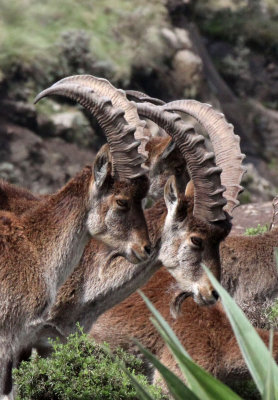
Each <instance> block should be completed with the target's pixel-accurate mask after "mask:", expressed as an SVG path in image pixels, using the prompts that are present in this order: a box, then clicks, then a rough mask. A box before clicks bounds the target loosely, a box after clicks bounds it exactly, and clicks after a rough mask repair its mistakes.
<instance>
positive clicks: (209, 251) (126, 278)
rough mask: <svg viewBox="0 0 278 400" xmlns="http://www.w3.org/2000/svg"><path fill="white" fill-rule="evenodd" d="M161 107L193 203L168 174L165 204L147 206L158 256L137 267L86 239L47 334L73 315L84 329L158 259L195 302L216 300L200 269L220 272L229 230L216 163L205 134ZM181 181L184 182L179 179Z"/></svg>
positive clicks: (70, 324)
mask: <svg viewBox="0 0 278 400" xmlns="http://www.w3.org/2000/svg"><path fill="white" fill-rule="evenodd" d="M139 111H140V110H139ZM150 111H151V112H152V111H153V110H150ZM162 111H163V113H162V112H160V113H158V115H157V113H155V117H154V118H155V119H156V120H157V121H158V122H159V123H160V124H162V125H163V126H165V128H166V129H167V130H169V129H170V130H171V132H170V131H169V132H168V133H170V134H171V135H172V136H173V138H174V140H176V136H175V133H174V132H177V135H178V136H177V137H178V140H177V143H178V146H180V149H181V156H182V157H185V160H186V162H188V168H189V171H190V170H191V175H192V178H193V182H194V185H195V186H196V189H195V194H197V199H198V201H197V205H196V204H195V201H193V199H192V198H191V197H192V194H193V193H191V196H184V195H183V194H179V190H178V185H177V184H176V181H175V180H174V179H173V178H171V179H169V180H168V182H167V184H166V186H165V203H166V206H167V210H166V207H165V204H163V202H160V204H158V205H156V206H155V207H154V210H150V211H148V212H147V213H148V214H149V217H148V225H149V228H150V232H151V236H152V239H153V242H154V243H155V242H158V241H159V240H160V239H161V246H160V249H159V256H158V259H159V262H158V263H156V262H151V263H147V264H145V265H144V266H142V269H141V270H139V266H138V268H137V269H135V268H134V267H133V268H132V266H130V265H129V264H128V263H125V261H124V260H121V259H118V260H117V259H115V258H114V256H115V253H113V252H112V253H111V252H109V251H107V250H105V249H104V250H103V251H102V252H101V251H100V250H99V249H98V254H99V255H100V256H92V253H93V252H94V249H95V247H96V246H97V244H96V242H93V241H91V242H90V244H89V245H88V246H87V248H86V251H85V253H84V255H83V258H82V261H81V264H80V265H79V267H78V269H77V270H76V271H75V272H74V273H73V275H72V276H71V278H70V279H69V280H68V281H67V283H66V284H65V285H64V286H63V287H62V288H61V290H60V292H59V294H58V299H57V302H56V304H55V306H54V308H53V309H52V311H51V313H50V317H49V318H48V321H47V323H48V325H47V327H46V331H47V335H48V336H49V329H50V326H53V327H54V329H55V331H57V329H58V330H59V331H60V332H61V333H63V335H67V334H68V333H69V332H71V331H72V330H73V329H75V324H76V322H77V321H78V320H79V321H80V322H81V323H82V324H83V326H84V327H85V328H86V329H89V327H90V325H91V323H92V322H93V321H94V319H95V318H96V317H97V316H98V315H99V314H100V313H101V312H103V311H105V310H106V309H107V308H109V307H111V306H113V305H114V304H115V302H118V301H120V300H121V299H123V298H124V297H126V296H127V295H128V294H129V293H130V292H131V291H133V290H135V289H136V288H137V287H138V286H140V285H141V284H143V283H144V281H146V280H147V279H148V277H149V276H150V275H151V273H153V272H154V270H155V269H157V268H158V266H159V265H160V262H162V263H163V264H164V265H165V266H166V267H167V268H169V271H170V272H171V274H172V275H173V276H174V277H175V279H176V280H177V282H178V284H179V286H180V288H181V289H182V290H183V291H187V292H190V293H192V294H193V295H194V298H195V300H196V301H197V302H199V303H200V304H212V303H214V302H215V301H216V299H217V294H216V293H215V292H214V291H213V287H212V285H211V284H210V282H209V280H208V278H207V276H206V274H205V273H204V272H203V270H202V268H201V263H202V262H205V263H206V264H207V265H208V266H209V268H210V269H211V271H212V272H213V273H214V275H215V276H216V277H217V278H219V272H220V263H219V243H220V242H221V240H223V239H224V238H225V237H226V236H227V234H228V233H229V230H230V222H229V216H228V214H226V213H223V210H222V208H223V206H224V205H225V200H224V199H223V197H222V192H223V190H224V188H223V187H221V184H220V180H219V174H220V169H219V168H216V167H215V166H214V162H213V154H212V153H208V152H207V151H206V150H205V147H204V144H203V142H204V139H203V138H202V137H201V136H199V135H196V134H195V132H194V131H193V130H192V128H191V127H190V126H188V125H186V124H184V123H183V122H182V121H181V119H180V118H179V117H178V116H177V115H175V114H169V113H167V112H166V113H165V112H164V110H162ZM142 112H143V113H144V112H145V113H147V117H152V115H149V112H148V109H143V111H142ZM181 133H184V136H181ZM166 145H167V146H168V145H169V143H166ZM170 146H171V145H170ZM187 148H188V149H189V151H188V154H187V152H186V150H187ZM146 149H148V146H147V147H146ZM168 154H170V152H168ZM165 156H166V157H167V152H166V154H165V152H164V157H165ZM239 156H240V153H239ZM179 162H180V160H179ZM155 164H156V163H155V162H154V163H152V165H155ZM173 165H176V164H175V163H174V164H173ZM172 168H173V167H172ZM174 168H175V167H174ZM199 170H200V171H199ZM196 171H198V173H197V172H196ZM207 175H208V176H209V177H208V178H207ZM237 179H238V177H237ZM202 182H203V183H202ZM181 184H183V185H184V186H185V183H184V182H182V180H181ZM203 185H204V186H206V187H207V189H206V191H205V192H204V193H203V194H201V193H200V195H199V196H198V192H199V190H200V189H199V188H201V187H203ZM206 197H207V200H206V201H205V198H206ZM213 197H214V200H212V198H213ZM230 200H231V198H230ZM234 201H235V199H234ZM198 210H199V211H198ZM167 211H168V212H167ZM199 212H200V214H199ZM111 259H112V261H111ZM100 263H101V265H104V267H100V266H99V265H98V264H100ZM107 266H108V267H107ZM111 270H113V271H115V273H113V275H112V274H107V273H106V271H111ZM81 271H85V273H84V276H85V277H86V278H83V277H82V273H81ZM116 271H118V273H117V274H116ZM95 278H97V280H95ZM96 282H97V283H96ZM40 339H41V338H40Z"/></svg>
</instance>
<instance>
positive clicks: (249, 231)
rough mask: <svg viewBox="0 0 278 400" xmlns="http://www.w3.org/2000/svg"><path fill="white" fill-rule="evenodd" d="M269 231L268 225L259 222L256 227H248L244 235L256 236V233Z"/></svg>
mask: <svg viewBox="0 0 278 400" xmlns="http://www.w3.org/2000/svg"><path fill="white" fill-rule="evenodd" d="M267 231H268V225H267V224H265V225H260V224H258V225H257V226H256V227H254V228H246V230H245V232H244V235H246V236H255V235H261V234H263V233H265V232H267Z"/></svg>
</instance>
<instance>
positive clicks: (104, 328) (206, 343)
mask: <svg viewBox="0 0 278 400" xmlns="http://www.w3.org/2000/svg"><path fill="white" fill-rule="evenodd" d="M173 285H174V280H173V278H172V277H171V276H170V275H169V273H168V272H167V271H166V270H165V269H164V268H163V269H160V270H159V271H158V272H156V273H155V275H154V276H153V277H152V278H151V279H150V281H149V282H148V283H147V284H146V285H145V286H144V287H143V289H142V290H143V292H144V293H145V295H146V296H147V297H148V298H149V299H150V300H151V302H152V303H153V305H154V306H155V307H156V309H157V310H158V311H159V312H160V313H161V314H162V316H163V317H164V318H165V319H166V321H167V322H168V323H169V324H170V325H171V327H172V329H173V330H174V332H175V333H176V335H177V336H178V338H179V340H180V341H181V343H182V344H183V346H184V347H185V348H186V350H187V351H188V353H189V354H190V356H191V357H192V358H193V360H194V361H196V362H197V363H198V364H199V365H201V366H202V367H203V368H205V369H206V370H207V371H209V372H211V373H212V374H213V375H215V376H216V377H218V378H219V379H221V380H223V381H225V382H229V381H230V380H233V379H245V378H247V377H248V369H247V366H246V365H245V362H244V360H243V357H242V355H241V352H240V350H239V347H238V345H237V342H236V339H235V337H234V334H233V331H232V329H231V326H230V324H229V321H228V319H227V317H226V315H225V313H224V311H223V309H222V306H221V303H219V302H218V303H217V304H216V305H214V306H211V307H200V306H198V305H197V304H196V303H195V302H194V301H193V300H192V299H191V298H188V299H187V300H185V301H184V302H183V304H182V306H181V312H180V315H179V316H178V318H177V319H173V318H172V316H171V314H170V307H169V306H170V303H171V301H172V297H173V292H172V290H171V287H172V286H173ZM149 317H150V312H149V310H148V309H147V307H146V305H145V303H144V302H143V300H142V298H141V297H140V296H139V295H138V294H137V293H134V294H132V295H131V296H130V297H129V298H127V299H126V300H125V301H123V302H122V303H121V304H118V305H117V306H116V307H114V308H112V309H110V310H109V311H107V312H106V313H105V314H103V315H102V316H101V317H100V318H99V319H98V320H97V322H96V323H95V324H94V325H93V327H92V329H91V333H90V335H91V336H92V337H93V338H94V339H95V340H97V341H98V342H103V341H105V342H108V343H109V344H110V346H111V347H112V348H115V347H117V346H121V347H122V348H124V349H125V350H128V351H129V352H133V353H135V354H138V349H137V347H136V345H135V344H134V342H133V341H132V339H131V338H136V339H137V340H138V341H139V342H140V343H142V344H143V346H145V347H146V348H147V349H149V350H150V351H151V352H152V353H154V354H155V355H156V356H157V357H158V358H159V359H160V361H162V362H163V363H164V364H165V365H166V366H167V367H169V368H170V369H171V370H172V371H174V372H175V373H176V374H178V375H179V376H180V377H181V378H182V375H181V372H180V370H179V368H178V367H177V365H176V362H175V360H174V359H173V357H172V356H171V354H170V353H169V351H168V349H167V346H166V345H165V343H164V341H163V339H162V338H161V337H160V335H159V333H158V332H157V331H156V329H155V327H154V326H153V324H152V323H151V322H150V320H149ZM258 333H259V334H260V336H261V337H262V339H263V340H264V342H265V343H266V344H268V341H269V336H268V333H267V332H266V331H263V330H258ZM274 356H275V358H276V360H278V333H275V335H274ZM154 381H155V382H156V383H160V384H162V382H160V377H159V375H158V374H157V373H155V375H154ZM162 385H163V384H162ZM163 386H164V385H163ZM164 389H165V390H166V387H165V386H164Z"/></svg>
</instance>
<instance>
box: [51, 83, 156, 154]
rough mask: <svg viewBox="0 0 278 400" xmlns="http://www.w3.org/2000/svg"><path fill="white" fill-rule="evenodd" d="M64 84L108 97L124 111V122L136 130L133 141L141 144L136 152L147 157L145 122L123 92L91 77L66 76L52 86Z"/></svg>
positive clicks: (147, 139) (147, 138)
mask: <svg viewBox="0 0 278 400" xmlns="http://www.w3.org/2000/svg"><path fill="white" fill-rule="evenodd" d="M65 83H73V84H78V85H81V86H85V87H88V88H91V89H93V91H94V92H95V93H96V94H97V95H99V96H105V97H108V98H109V99H110V100H111V102H112V104H113V106H115V107H119V108H121V109H122V110H124V112H125V119H126V121H127V122H128V123H129V124H130V125H133V126H134V127H135V128H136V129H135V132H134V137H135V139H136V140H140V142H141V143H140V146H139V147H138V152H139V153H141V154H142V155H143V156H144V157H146V158H147V157H148V152H147V151H146V149H145V147H146V144H147V142H148V141H149V137H147V136H146V135H145V134H144V127H145V125H146V122H145V121H142V120H140V118H139V116H138V113H137V109H136V107H135V105H134V104H133V103H131V102H130V101H128V99H127V97H126V94H125V92H124V91H123V90H121V89H116V88H115V87H114V86H113V85H112V84H111V83H110V82H109V81H108V80H106V79H103V78H97V77H95V76H93V75H73V76H68V77H66V78H63V79H61V80H60V81H58V82H56V83H54V85H53V86H56V85H61V84H65Z"/></svg>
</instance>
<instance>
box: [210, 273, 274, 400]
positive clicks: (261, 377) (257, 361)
mask: <svg viewBox="0 0 278 400" xmlns="http://www.w3.org/2000/svg"><path fill="white" fill-rule="evenodd" d="M204 269H205V271H206V273H207V274H208V276H209V278H210V280H211V282H212V284H213V286H214V287H215V289H216V290H217V292H218V293H219V295H220V296H221V300H222V303H223V306H224V308H225V311H226V314H227V316H228V318H229V320H230V323H231V325H232V328H233V331H234V334H235V336H236V339H237V341H238V344H239V347H240V349H241V352H242V354H243V357H244V359H245V362H246V364H247V366H248V368H249V371H250V374H251V375H252V378H253V379H254V382H255V383H256V386H257V388H258V390H259V392H260V393H261V395H262V396H263V394H264V392H265V389H264V388H265V383H266V380H267V376H268V368H269V364H270V368H271V370H272V374H273V379H274V398H277V399H278V367H277V365H276V363H275V361H274V359H273V358H272V357H271V358H270V356H269V350H268V349H267V347H266V345H265V344H264V342H263V341H262V339H261V338H260V337H259V335H258V333H257V332H256V330H255V329H254V327H253V326H252V325H251V323H250V322H249V321H248V319H247V318H246V316H245V315H244V313H243V312H242V310H241V309H240V308H239V307H238V306H237V304H236V303H235V301H234V300H233V299H232V298H231V296H230V295H229V294H228V293H227V292H226V290H225V289H224V288H223V287H222V286H221V285H220V283H219V282H218V281H217V280H216V278H215V277H214V276H213V274H212V273H211V272H210V270H209V269H208V268H206V267H205V266H204ZM269 360H270V361H269Z"/></svg>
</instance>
